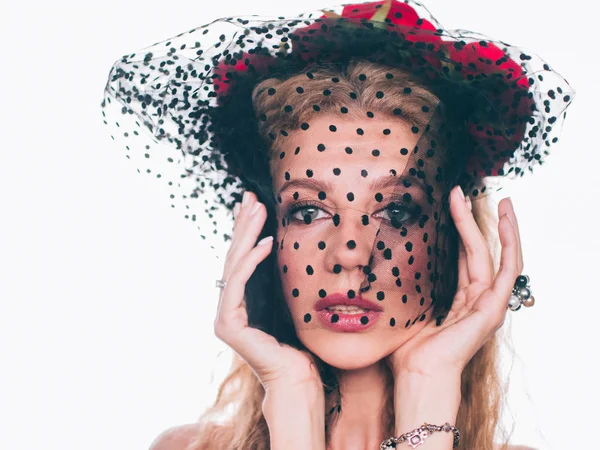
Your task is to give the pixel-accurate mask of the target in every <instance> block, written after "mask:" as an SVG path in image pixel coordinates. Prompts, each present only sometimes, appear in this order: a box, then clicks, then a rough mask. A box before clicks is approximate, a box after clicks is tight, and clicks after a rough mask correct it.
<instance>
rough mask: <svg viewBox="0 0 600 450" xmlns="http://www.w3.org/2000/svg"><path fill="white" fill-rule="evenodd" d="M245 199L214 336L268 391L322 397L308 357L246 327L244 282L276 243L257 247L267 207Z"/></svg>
mask: <svg viewBox="0 0 600 450" xmlns="http://www.w3.org/2000/svg"><path fill="white" fill-rule="evenodd" d="M246 195H247V199H246V201H247V204H246V205H245V206H244V207H242V208H241V212H240V214H238V217H236V219H235V224H234V232H233V239H232V243H231V246H230V248H229V251H228V252H227V259H226V261H225V267H224V273H223V276H222V277H221V278H222V279H223V280H226V281H227V285H226V287H225V288H224V289H222V292H221V296H220V298H219V306H218V309H217V317H216V319H215V322H214V332H215V335H216V336H217V337H218V338H219V339H221V340H222V341H223V342H225V343H226V344H227V345H229V346H230V347H231V348H232V349H233V350H235V351H236V352H237V353H238V354H239V355H240V357H241V358H242V359H244V361H246V362H247V363H248V365H249V366H250V367H251V368H252V370H253V371H254V373H255V374H256V376H257V377H258V379H259V380H260V382H261V383H262V385H263V387H264V388H265V390H266V391H268V390H278V391H283V392H286V391H288V389H298V388H305V387H306V388H309V389H311V392H313V391H314V392H316V393H322V392H323V385H322V382H321V377H320V375H319V372H318V369H317V367H316V366H315V364H314V359H313V357H312V355H311V354H310V353H308V352H304V351H300V350H297V349H295V348H293V347H291V346H289V345H285V344H281V343H279V342H278V341H277V340H276V339H275V338H274V337H273V336H271V335H270V334H267V333H265V332H263V331H261V330H259V329H256V328H252V327H249V326H248V313H247V310H246V299H245V297H244V289H245V286H246V282H247V281H248V279H249V278H250V276H251V275H252V273H253V272H254V270H255V269H256V266H257V265H258V264H259V263H260V262H261V261H262V260H264V259H265V258H266V257H267V256H268V255H269V254H270V253H271V250H272V249H273V241H272V240H271V241H268V242H267V243H266V245H264V244H263V245H256V246H255V243H256V240H257V239H258V236H259V234H260V231H261V230H262V228H263V225H264V223H265V220H266V217H267V214H266V208H265V207H264V205H263V204H261V203H260V202H258V201H257V199H256V196H255V194H253V193H251V192H248V191H247V192H246ZM254 205H258V210H257V211H256V212H255V214H254V215H252V216H251V215H250V213H251V210H252V208H253V207H254ZM236 209H237V207H236ZM315 388H316V389H315Z"/></svg>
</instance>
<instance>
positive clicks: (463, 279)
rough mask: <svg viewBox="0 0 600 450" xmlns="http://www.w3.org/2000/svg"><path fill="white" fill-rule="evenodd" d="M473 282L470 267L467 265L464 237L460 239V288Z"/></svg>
mask: <svg viewBox="0 0 600 450" xmlns="http://www.w3.org/2000/svg"><path fill="white" fill-rule="evenodd" d="M469 284H471V278H470V277H469V267H468V265H467V252H466V251H465V246H464V244H463V242H462V239H460V237H459V239H458V289H464V288H466V287H467V286H468V285H469Z"/></svg>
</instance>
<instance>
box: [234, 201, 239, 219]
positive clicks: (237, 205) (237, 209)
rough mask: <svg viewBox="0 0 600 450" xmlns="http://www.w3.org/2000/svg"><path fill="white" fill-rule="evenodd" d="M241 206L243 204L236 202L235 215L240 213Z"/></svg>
mask: <svg viewBox="0 0 600 450" xmlns="http://www.w3.org/2000/svg"><path fill="white" fill-rule="evenodd" d="M240 208H241V205H240V204H239V202H238V203H236V204H235V206H234V207H233V217H237V216H238V214H239V213H240Z"/></svg>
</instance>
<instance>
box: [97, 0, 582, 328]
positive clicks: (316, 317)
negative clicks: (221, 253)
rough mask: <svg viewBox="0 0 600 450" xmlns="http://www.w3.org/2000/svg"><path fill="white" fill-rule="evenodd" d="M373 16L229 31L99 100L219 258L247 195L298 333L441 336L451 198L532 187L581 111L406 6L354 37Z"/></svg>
mask: <svg viewBox="0 0 600 450" xmlns="http://www.w3.org/2000/svg"><path fill="white" fill-rule="evenodd" d="M382 4H384V2H375V3H365V4H363V5H360V7H359V8H353V9H350V8H349V7H348V6H344V5H340V6H337V7H334V8H333V9H332V11H333V12H334V13H336V14H337V15H338V16H341V17H343V18H345V20H344V21H341V20H340V19H339V18H338V17H334V16H333V15H330V16H325V15H322V12H321V11H310V12H307V13H305V14H301V15H299V16H298V17H295V18H287V19H283V18H279V19H272V18H269V19H268V21H263V20H262V19H261V18H257V17H228V18H222V19H219V20H217V21H214V22H212V23H210V24H208V25H203V26H200V27H197V28H194V29H192V30H190V31H188V32H184V33H181V34H179V35H177V36H175V37H173V38H171V39H168V40H165V41H162V42H158V43H156V44H154V45H152V46H150V47H146V48H144V49H143V50H141V51H140V52H132V53H128V54H127V55H124V56H123V57H122V58H120V59H118V60H117V61H115V63H114V64H113V66H112V68H111V70H110V73H109V77H108V81H107V83H106V86H105V90H104V99H103V101H102V105H101V106H102V113H103V118H104V123H105V124H106V125H107V126H108V127H109V128H110V132H111V136H112V137H113V139H114V140H115V141H120V143H121V145H123V147H124V149H125V154H126V157H127V158H129V159H132V160H134V161H135V164H136V165H137V171H138V172H139V173H145V174H147V175H150V176H152V177H156V178H157V179H159V180H160V181H161V182H162V183H165V185H166V187H167V189H168V198H169V200H170V206H171V207H172V208H176V209H177V210H178V211H179V212H180V213H182V215H183V216H184V218H185V219H188V220H190V221H192V222H197V221H198V220H199V219H200V218H202V220H203V223H205V224H207V225H203V226H202V227H200V226H199V227H198V229H199V230H200V235H201V238H202V239H205V240H208V241H209V242H210V243H211V244H213V245H212V246H213V247H214V244H215V243H216V242H217V240H225V241H228V240H230V239H231V230H232V224H231V221H230V219H229V218H227V217H224V216H223V214H224V213H226V214H228V213H230V211H231V210H232V209H233V207H234V205H235V204H236V203H239V202H241V198H242V193H243V191H244V190H247V189H250V190H252V191H254V192H256V193H257V195H258V196H259V200H260V201H261V202H262V203H264V204H265V205H266V207H267V213H268V220H267V223H266V225H265V229H264V230H263V233H262V234H261V237H262V236H263V235H269V234H272V235H274V236H275V237H276V245H274V250H273V255H272V258H273V261H274V264H275V265H276V268H277V269H278V270H277V277H278V278H276V277H274V276H273V282H274V284H273V286H275V287H281V292H282V295H283V298H284V299H285V301H286V302H287V306H288V307H289V310H290V312H291V316H292V319H293V321H294V325H295V326H296V329H297V330H298V329H299V330H302V329H314V328H323V327H327V326H332V327H344V326H347V325H348V323H350V322H352V323H354V324H355V326H357V327H358V328H359V329H360V328H361V327H363V328H365V329H366V328H367V327H369V328H374V327H378V328H377V329H382V330H391V331H394V332H396V333H397V332H401V331H402V330H406V329H409V328H411V327H412V325H414V324H415V323H418V322H424V321H426V320H428V319H434V320H435V321H436V323H438V324H439V323H440V322H441V320H442V317H443V315H444V313H445V312H446V311H447V310H448V309H449V307H450V304H451V301H452V297H453V295H454V292H455V287H456V281H457V280H456V257H457V238H456V236H457V233H456V229H455V226H454V224H453V222H452V220H451V217H450V212H449V192H450V190H451V189H452V188H453V187H454V186H456V185H457V184H458V185H460V186H461V187H462V188H463V190H464V191H465V193H467V194H468V195H470V196H471V197H473V198H477V197H484V196H486V195H489V194H490V193H491V192H493V191H494V190H498V189H500V188H501V182H502V181H503V180H505V179H512V178H517V177H521V176H523V175H524V174H525V173H528V172H533V170H534V168H535V167H536V166H538V165H542V164H543V163H544V162H545V160H546V157H547V156H548V155H549V154H550V149H551V148H553V147H554V146H555V144H556V143H557V141H558V135H559V131H560V129H561V128H562V123H563V121H564V119H565V118H566V108H567V107H568V106H569V105H570V103H571V102H572V100H573V98H574V94H575V92H574V90H573V89H572V88H571V87H570V86H569V84H568V82H567V81H566V80H565V79H564V78H563V77H562V76H561V75H559V74H558V73H557V72H555V71H554V70H552V69H551V68H550V66H549V65H548V64H547V63H546V62H544V61H543V60H542V59H541V58H540V57H538V56H537V55H535V54H531V53H530V52H525V51H524V50H522V49H519V48H518V47H515V46H511V45H509V44H507V43H505V42H502V41H500V40H495V39H490V38H488V37H485V36H483V35H481V34H478V33H475V32H470V31H465V30H464V29H461V30H448V31H446V30H444V29H443V27H442V26H441V25H440V24H439V23H438V22H437V20H436V19H435V18H434V17H433V16H431V15H430V13H429V12H428V11H427V10H426V9H424V8H423V7H421V6H420V4H418V3H415V2H413V1H411V0H408V1H406V2H400V1H396V0H394V1H392V2H391V3H387V2H386V3H385V4H386V5H388V6H389V5H391V6H389V7H390V9H389V10H388V11H387V12H386V11H384V12H385V13H386V15H381V14H379V15H378V16H377V17H379V19H378V20H376V21H369V20H364V17H366V16H368V17H371V16H373V14H376V13H377V12H378V10H379V9H380V8H381V7H382ZM386 7H387V6H386ZM408 10H410V12H411V14H407V11H408ZM401 11H402V12H403V14H398V13H399V12H401ZM383 17H385V20H384V19H383ZM415 17H418V18H419V20H417V21H415V19H414V18H415ZM375 25H377V26H375ZM209 224H210V226H212V229H208V225H209ZM224 224H225V225H226V226H224ZM227 227H228V228H227ZM270 276H272V274H271V273H270ZM275 282H277V283H278V284H275ZM336 296H337V297H336ZM331 299H334V300H336V299H337V300H336V301H338V302H339V301H340V299H342V300H343V301H345V302H346V303H348V304H354V305H356V304H358V302H359V301H361V300H362V301H367V302H370V303H367V304H366V305H367V306H368V308H366V309H367V311H359V312H358V313H357V314H356V317H355V318H354V319H352V320H350V319H349V318H348V316H349V314H348V313H345V312H344V311H342V310H336V309H334V310H331V311H328V312H327V313H324V312H323V311H327V310H324V309H322V308H321V309H319V308H320V306H319V305H321V304H320V303H318V302H319V301H323V300H331ZM344 299H345V300H344ZM372 308H373V309H372ZM376 309H380V312H379V313H377V314H375V315H373V314H372V313H373V311H374V310H376ZM324 321H326V322H328V323H324ZM338 329H339V328H338Z"/></svg>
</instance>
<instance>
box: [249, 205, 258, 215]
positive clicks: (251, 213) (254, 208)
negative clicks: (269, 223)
mask: <svg viewBox="0 0 600 450" xmlns="http://www.w3.org/2000/svg"><path fill="white" fill-rule="evenodd" d="M258 208H260V202H256V203H255V204H254V206H253V207H252V211H250V217H252V216H253V215H254V213H256V211H258Z"/></svg>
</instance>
